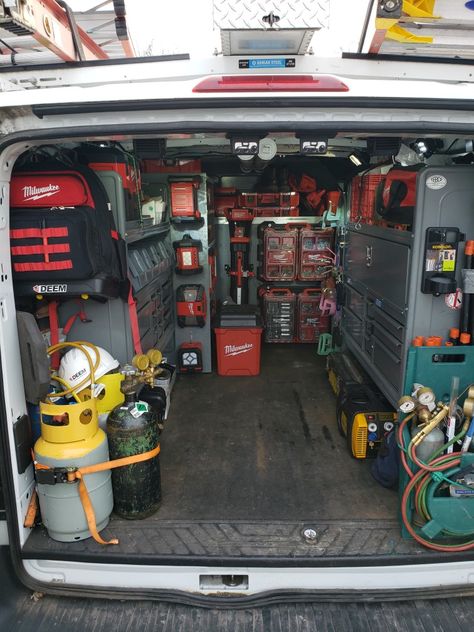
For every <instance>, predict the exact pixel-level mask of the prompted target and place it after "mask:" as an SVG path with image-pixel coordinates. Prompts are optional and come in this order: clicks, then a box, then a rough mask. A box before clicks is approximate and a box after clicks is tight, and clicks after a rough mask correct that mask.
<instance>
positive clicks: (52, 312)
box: [48, 301, 60, 371]
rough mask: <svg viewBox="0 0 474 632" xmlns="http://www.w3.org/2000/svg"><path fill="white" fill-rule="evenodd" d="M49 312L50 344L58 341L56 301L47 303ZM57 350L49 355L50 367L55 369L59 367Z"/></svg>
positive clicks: (55, 343)
mask: <svg viewBox="0 0 474 632" xmlns="http://www.w3.org/2000/svg"><path fill="white" fill-rule="evenodd" d="M48 314H49V331H50V335H51V346H53V345H57V344H58V342H59V321H58V303H57V301H50V302H49V303H48ZM59 361H60V358H59V352H58V351H56V353H53V354H52V355H51V368H52V369H54V370H55V371H57V370H58V368H59Z"/></svg>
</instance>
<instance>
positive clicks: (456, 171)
mask: <svg viewBox="0 0 474 632" xmlns="http://www.w3.org/2000/svg"><path fill="white" fill-rule="evenodd" d="M432 176H443V177H444V178H445V181H446V184H445V185H444V186H443V187H442V188H433V187H432V186H431V182H432V181H433V180H432V178H431V177H432ZM473 182H474V167H472V166H468V165H467V166H461V165H457V166H455V167H440V168H438V167H429V168H426V169H424V170H423V171H421V172H420V174H419V176H418V183H417V203H416V208H415V218H414V224H413V231H412V232H405V231H399V230H394V229H390V228H380V227H377V226H368V225H362V226H356V225H354V224H350V225H349V227H348V231H347V235H346V252H345V264H344V277H345V290H346V292H345V304H344V307H343V321H342V322H343V330H344V334H345V340H346V342H347V346H348V348H349V349H350V351H352V352H353V353H354V355H355V356H356V357H357V359H358V360H359V361H360V362H361V364H362V365H363V366H364V368H365V369H366V370H367V372H368V373H369V374H370V376H371V377H372V378H373V379H374V381H375V382H376V383H377V385H378V386H379V387H380V389H381V390H382V391H383V392H384V394H385V395H386V396H387V398H388V399H389V400H390V401H391V402H392V404H395V402H396V401H397V400H398V398H399V397H400V396H401V395H402V394H403V385H404V382H405V373H406V363H407V354H408V349H409V347H410V345H411V341H412V339H413V338H414V337H415V336H419V335H420V336H434V335H439V336H442V337H443V338H444V339H446V338H447V336H448V331H449V329H450V328H451V327H457V326H458V324H459V311H458V310H454V309H452V308H450V307H448V306H447V305H446V302H445V297H444V295H441V296H438V297H437V296H433V295H431V294H424V293H422V292H421V284H422V275H423V267H424V245H425V235H426V229H427V228H429V227H433V226H445V227H458V228H459V229H460V231H461V232H463V233H465V235H466V239H472V238H473V237H474V213H473V209H474V185H473ZM463 246H464V244H463V243H461V244H460V245H459V249H458V262H457V267H456V277H457V285H458V287H462V281H461V274H462V273H461V270H462V264H463ZM453 374H454V373H453Z"/></svg>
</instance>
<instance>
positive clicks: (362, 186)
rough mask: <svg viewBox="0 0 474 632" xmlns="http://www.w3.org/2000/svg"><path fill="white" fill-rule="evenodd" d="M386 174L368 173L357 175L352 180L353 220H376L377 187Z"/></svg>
mask: <svg viewBox="0 0 474 632" xmlns="http://www.w3.org/2000/svg"><path fill="white" fill-rule="evenodd" d="M383 178H384V176H383V175H381V174H376V173H366V174H365V175H363V176H356V177H355V178H353V180H352V182H351V210H350V220H351V222H361V223H362V224H373V223H374V220H375V198H376V192H377V187H378V185H379V183H380V182H382V180H383Z"/></svg>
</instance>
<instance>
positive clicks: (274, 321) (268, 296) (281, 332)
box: [259, 287, 296, 342]
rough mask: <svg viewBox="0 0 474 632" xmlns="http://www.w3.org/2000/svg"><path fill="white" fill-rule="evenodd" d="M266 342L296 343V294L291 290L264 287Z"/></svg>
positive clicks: (261, 292) (261, 294) (262, 294)
mask: <svg viewBox="0 0 474 632" xmlns="http://www.w3.org/2000/svg"><path fill="white" fill-rule="evenodd" d="M259 294H260V296H261V297H262V303H263V321H264V326H265V342H295V314H296V294H295V293H294V292H292V291H291V290H290V289H289V288H268V289H265V288H264V287H262V289H261V291H260V292H259Z"/></svg>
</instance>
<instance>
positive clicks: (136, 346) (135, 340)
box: [128, 283, 143, 353]
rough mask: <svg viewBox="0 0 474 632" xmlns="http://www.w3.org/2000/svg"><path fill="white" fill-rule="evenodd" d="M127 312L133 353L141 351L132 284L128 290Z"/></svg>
mask: <svg viewBox="0 0 474 632" xmlns="http://www.w3.org/2000/svg"><path fill="white" fill-rule="evenodd" d="M128 314H129V317H130V328H131V330H132V340H133V348H134V350H135V353H143V351H142V343H141V342H140V328H139V327H138V316H137V302H136V301H135V299H134V298H133V291H132V284H131V283H130V289H129V291H128Z"/></svg>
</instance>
